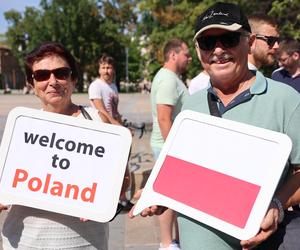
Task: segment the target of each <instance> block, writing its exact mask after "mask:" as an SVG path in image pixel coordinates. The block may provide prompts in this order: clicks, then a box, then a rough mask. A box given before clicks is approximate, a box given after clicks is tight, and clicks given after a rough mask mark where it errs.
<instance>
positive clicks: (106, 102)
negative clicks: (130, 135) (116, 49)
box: [88, 54, 122, 124]
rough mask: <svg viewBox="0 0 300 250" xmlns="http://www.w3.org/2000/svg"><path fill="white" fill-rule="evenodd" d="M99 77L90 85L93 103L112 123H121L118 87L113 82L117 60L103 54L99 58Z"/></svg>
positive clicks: (90, 95)
mask: <svg viewBox="0 0 300 250" xmlns="http://www.w3.org/2000/svg"><path fill="white" fill-rule="evenodd" d="M98 63H99V78H97V79H96V80H95V81H93V82H92V83H91V84H90V86H89V90H88V92H89V99H90V102H91V105H92V106H93V107H94V108H96V109H98V110H99V111H100V112H102V113H103V114H105V115H106V116H107V117H108V119H109V120H110V122H111V123H113V124H121V123H122V121H121V115H120V114H119V111H118V103H119V96H118V89H117V86H116V84H115V83H114V82H113V81H114V78H115V60H114V59H113V58H112V57H111V56H109V55H107V54H103V55H102V56H101V57H100V59H99V62H98Z"/></svg>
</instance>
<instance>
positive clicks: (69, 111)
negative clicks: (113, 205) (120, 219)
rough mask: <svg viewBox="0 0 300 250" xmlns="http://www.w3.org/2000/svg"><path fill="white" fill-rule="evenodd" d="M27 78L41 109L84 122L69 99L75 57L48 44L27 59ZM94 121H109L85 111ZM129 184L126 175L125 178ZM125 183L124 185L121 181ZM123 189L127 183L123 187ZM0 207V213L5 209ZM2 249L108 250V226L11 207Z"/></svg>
mask: <svg viewBox="0 0 300 250" xmlns="http://www.w3.org/2000/svg"><path fill="white" fill-rule="evenodd" d="M25 69H26V76H27V81H28V83H29V84H31V85H32V87H33V89H34V93H35V95H36V96H37V97H38V98H39V99H40V100H41V103H42V109H43V110H44V111H48V112H54V113H59V114H64V115H69V116H75V117H78V118H82V119H84V114H83V113H82V112H83V111H81V110H82V109H81V108H80V106H78V105H76V104H74V103H73V102H72V100H71V96H72V93H73V90H74V88H75V84H76V82H77V78H78V71H77V67H76V62H75V59H74V57H73V56H72V55H71V54H70V53H69V52H68V51H67V50H66V49H65V48H64V47H63V46H62V45H61V44H58V43H54V42H47V43H44V44H42V45H40V46H39V47H37V48H36V49H34V50H33V51H32V52H30V53H29V54H28V55H27V56H26V62H25ZM86 111H87V112H88V113H89V115H90V116H91V118H92V119H93V120H99V121H102V122H108V119H107V118H106V117H105V116H104V115H103V114H101V113H98V111H97V110H95V109H92V108H86ZM125 179H126V180H127V182H128V176H126V178H125ZM124 183H125V182H124ZM123 188H124V189H125V188H126V184H125V185H123ZM6 208H7V207H6V206H4V205H1V206H0V211H1V210H3V209H6ZM2 238H3V249H4V250H6V249H33V248H34V249H100V250H107V249H108V223H99V222H95V221H85V220H83V219H79V218H76V217H72V216H67V215H63V214H58V213H53V212H48V211H44V210H39V209H35V208H30V207H25V206H18V205H13V206H12V207H11V208H10V211H9V213H8V216H7V218H6V220H5V223H4V226H3V230H2Z"/></svg>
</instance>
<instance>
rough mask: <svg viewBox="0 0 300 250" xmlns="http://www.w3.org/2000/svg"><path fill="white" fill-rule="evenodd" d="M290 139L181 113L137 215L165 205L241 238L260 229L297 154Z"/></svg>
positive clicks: (230, 122) (226, 122) (248, 236)
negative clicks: (291, 155) (292, 153)
mask: <svg viewBox="0 0 300 250" xmlns="http://www.w3.org/2000/svg"><path fill="white" fill-rule="evenodd" d="M291 146H292V145H291V140H290V138H289V137H288V136H286V135H284V134H280V133H277V132H274V131H270V130H266V129H261V128H257V127H254V126H250V125H246V124H242V123H238V122H233V121H230V120H226V119H220V118H217V117H213V116H209V115H204V114H200V113H196V112H192V111H183V112H181V113H180V114H179V115H178V116H177V118H176V119H175V122H174V124H173V126H172V129H171V131H170V133H169V136H168V138H167V140H166V142H165V144H164V147H163V149H162V151H161V154H160V155H159V158H158V160H157V162H156V164H155V166H154V168H153V170H152V172H151V175H150V177H149V179H148V181H147V184H146V186H145V188H144V190H143V193H142V196H141V198H140V200H139V201H138V203H137V205H136V207H135V209H134V215H137V214H139V213H140V212H141V211H142V210H143V209H145V208H147V207H149V206H151V205H163V206H166V207H169V208H171V209H173V210H176V211H178V212H180V213H182V214H185V215H187V216H189V217H191V218H194V219H196V220H198V221H200V222H203V223H205V224H207V225H209V226H212V227H214V228H216V229H218V230H220V231H223V232H225V233H227V234H229V235H232V236H234V237H236V238H239V239H249V238H251V237H252V236H254V235H255V234H256V233H257V232H258V230H259V227H260V224H261V222H262V220H263V217H264V215H265V213H266V211H267V209H268V206H269V204H270V201H271V198H272V196H273V194H274V191H275V189H276V186H277V184H278V181H279V179H280V176H281V174H282V172H283V169H284V167H285V164H286V161H287V158H288V156H289V153H290V150H291Z"/></svg>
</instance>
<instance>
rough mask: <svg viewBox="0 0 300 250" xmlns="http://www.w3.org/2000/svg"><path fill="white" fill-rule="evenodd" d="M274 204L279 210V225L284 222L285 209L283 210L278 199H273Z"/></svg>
mask: <svg viewBox="0 0 300 250" xmlns="http://www.w3.org/2000/svg"><path fill="white" fill-rule="evenodd" d="M272 202H273V203H274V204H275V205H276V207H277V208H278V211H279V217H278V223H281V222H282V221H283V218H284V209H283V206H282V203H281V201H280V200H279V199H277V198H276V197H273V199H272Z"/></svg>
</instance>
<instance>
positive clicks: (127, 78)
mask: <svg viewBox="0 0 300 250" xmlns="http://www.w3.org/2000/svg"><path fill="white" fill-rule="evenodd" d="M125 54H126V83H128V82H129V77H128V48H127V47H126V48H125Z"/></svg>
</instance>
